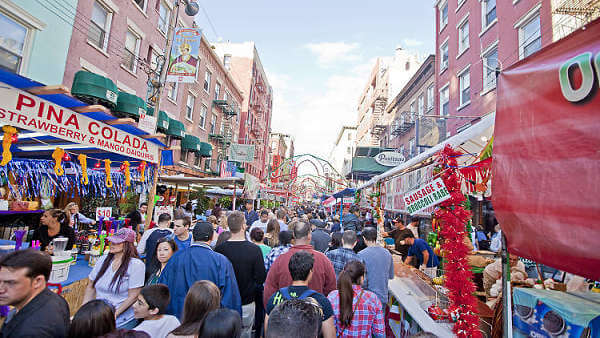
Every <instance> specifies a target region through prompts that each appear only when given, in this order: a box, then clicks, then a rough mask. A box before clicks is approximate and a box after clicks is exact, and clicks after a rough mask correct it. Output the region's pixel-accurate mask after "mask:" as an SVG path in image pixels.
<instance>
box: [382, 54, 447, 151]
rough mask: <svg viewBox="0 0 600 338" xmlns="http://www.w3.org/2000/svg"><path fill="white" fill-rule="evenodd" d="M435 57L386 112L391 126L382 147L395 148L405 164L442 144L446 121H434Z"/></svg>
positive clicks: (424, 66) (431, 57)
mask: <svg viewBox="0 0 600 338" xmlns="http://www.w3.org/2000/svg"><path fill="white" fill-rule="evenodd" d="M434 93H435V55H429V56H428V57H427V58H426V59H425V61H424V62H423V64H422V65H421V67H419V69H418V70H417V71H416V73H415V74H414V75H413V77H412V78H411V79H410V80H409V81H408V83H407V84H406V85H405V86H404V88H403V89H402V91H400V93H398V95H396V97H395V98H394V99H393V101H392V102H391V103H390V105H389V106H388V107H387V109H386V111H385V115H386V116H389V118H388V120H389V119H390V118H391V119H392V122H391V123H390V124H389V125H388V126H387V129H386V132H385V135H384V136H383V138H382V143H381V145H382V147H384V148H394V149H396V152H399V153H401V154H402V155H404V158H405V159H406V160H408V159H410V158H412V157H414V156H416V155H417V154H419V153H421V152H423V151H424V150H425V149H426V148H428V147H432V146H434V145H436V144H437V143H439V142H441V141H443V140H444V139H445V136H446V128H445V120H444V119H439V118H435V117H434V115H435V95H434Z"/></svg>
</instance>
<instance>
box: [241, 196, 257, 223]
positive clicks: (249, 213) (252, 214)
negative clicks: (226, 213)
mask: <svg viewBox="0 0 600 338" xmlns="http://www.w3.org/2000/svg"><path fill="white" fill-rule="evenodd" d="M244 216H246V225H247V226H248V227H251V226H252V224H253V223H254V222H255V221H256V220H258V218H259V217H258V213H257V212H256V210H254V203H253V202H252V201H251V200H248V201H246V211H244Z"/></svg>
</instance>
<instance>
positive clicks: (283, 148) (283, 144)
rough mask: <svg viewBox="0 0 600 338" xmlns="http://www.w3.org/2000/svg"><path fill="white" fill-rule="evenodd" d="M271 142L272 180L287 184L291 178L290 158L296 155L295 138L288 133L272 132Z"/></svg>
mask: <svg viewBox="0 0 600 338" xmlns="http://www.w3.org/2000/svg"><path fill="white" fill-rule="evenodd" d="M269 142H270V149H269V155H270V156H269V158H270V161H269V168H270V171H271V178H270V182H271V183H274V184H275V185H277V184H280V185H285V184H286V183H288V182H290V180H291V171H292V170H291V169H292V167H291V164H292V163H291V162H290V161H289V160H291V159H292V158H293V157H294V139H293V137H292V136H290V135H287V134H282V133H271V136H270V138H269ZM286 161H287V164H288V165H286Z"/></svg>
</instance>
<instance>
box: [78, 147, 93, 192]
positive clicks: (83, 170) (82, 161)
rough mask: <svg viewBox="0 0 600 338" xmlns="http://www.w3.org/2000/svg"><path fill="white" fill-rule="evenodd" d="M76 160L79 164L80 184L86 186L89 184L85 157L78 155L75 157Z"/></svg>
mask: <svg viewBox="0 0 600 338" xmlns="http://www.w3.org/2000/svg"><path fill="white" fill-rule="evenodd" d="M77 159H78V160H79V164H80V165H81V183H83V185H88V184H89V183H90V180H89V179H88V174H87V155H85V154H79V155H78V156H77Z"/></svg>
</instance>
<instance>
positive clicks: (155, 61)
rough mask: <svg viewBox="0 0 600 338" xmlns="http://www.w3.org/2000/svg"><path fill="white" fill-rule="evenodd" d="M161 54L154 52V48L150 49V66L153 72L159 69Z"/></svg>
mask: <svg viewBox="0 0 600 338" xmlns="http://www.w3.org/2000/svg"><path fill="white" fill-rule="evenodd" d="M158 57H159V54H158V52H157V51H156V50H154V48H152V47H150V48H148V59H147V61H148V63H149V64H150V68H151V69H152V70H158V69H159V62H160V59H159V58H158Z"/></svg>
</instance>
